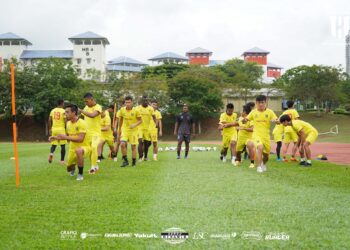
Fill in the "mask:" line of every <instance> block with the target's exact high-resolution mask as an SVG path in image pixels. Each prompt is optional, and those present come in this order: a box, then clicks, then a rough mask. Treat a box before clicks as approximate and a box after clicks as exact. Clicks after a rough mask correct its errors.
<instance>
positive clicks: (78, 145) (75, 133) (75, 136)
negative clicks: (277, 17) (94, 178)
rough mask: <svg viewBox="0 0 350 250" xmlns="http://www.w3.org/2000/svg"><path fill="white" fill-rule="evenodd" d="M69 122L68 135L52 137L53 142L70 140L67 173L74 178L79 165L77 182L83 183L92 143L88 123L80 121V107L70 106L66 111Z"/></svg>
mask: <svg viewBox="0 0 350 250" xmlns="http://www.w3.org/2000/svg"><path fill="white" fill-rule="evenodd" d="M65 114H66V118H67V120H68V122H67V134H68V135H66V134H58V135H56V136H51V137H50V141H51V140H68V141H70V146H69V151H68V161H67V172H69V173H70V175H71V176H74V173H75V166H76V165H78V176H77V181H82V180H83V179H84V177H83V171H84V158H86V157H88V156H89V155H90V153H91V147H90V141H89V140H88V138H87V136H86V134H87V122H86V121H84V120H82V119H79V117H78V107H77V106H76V105H73V104H70V105H67V106H66V110H65Z"/></svg>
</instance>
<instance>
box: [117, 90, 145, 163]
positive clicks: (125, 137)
mask: <svg viewBox="0 0 350 250" xmlns="http://www.w3.org/2000/svg"><path fill="white" fill-rule="evenodd" d="M141 123H142V119H141V114H140V112H139V110H138V109H137V108H135V107H133V101H132V97H131V96H127V97H125V107H122V108H121V109H120V120H119V125H118V135H121V137H120V142H121V145H120V146H121V150H122V155H123V164H122V165H121V166H120V167H126V166H128V165H129V161H128V157H127V143H128V142H129V143H130V144H131V151H132V166H133V167H136V145H137V139H138V130H137V127H138V126H139V125H140V124H141ZM124 124H125V125H124ZM123 125H124V126H125V130H123V132H122V127H123Z"/></svg>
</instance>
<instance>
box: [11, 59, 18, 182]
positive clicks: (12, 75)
mask: <svg viewBox="0 0 350 250" xmlns="http://www.w3.org/2000/svg"><path fill="white" fill-rule="evenodd" d="M11 86H12V130H13V151H14V155H15V163H16V186H17V187H19V167H18V151H17V125H16V96H15V66H14V64H13V63H11Z"/></svg>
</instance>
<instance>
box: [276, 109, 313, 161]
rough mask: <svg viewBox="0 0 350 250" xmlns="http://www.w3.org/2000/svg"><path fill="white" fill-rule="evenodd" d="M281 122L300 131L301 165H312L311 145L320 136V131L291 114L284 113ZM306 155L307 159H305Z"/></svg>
mask: <svg viewBox="0 0 350 250" xmlns="http://www.w3.org/2000/svg"><path fill="white" fill-rule="evenodd" d="M280 122H281V123H282V124H283V125H284V126H290V127H292V129H293V130H294V131H296V132H297V133H298V136H299V144H300V152H299V153H300V157H301V159H300V165H301V166H305V167H311V166H312V164H311V149H310V146H311V144H312V143H314V142H315V141H316V139H317V137H318V131H317V130H316V129H315V128H314V127H313V126H312V125H311V124H310V123H308V122H304V121H301V120H292V118H291V117H290V116H289V115H282V116H281V118H280ZM305 155H306V159H305Z"/></svg>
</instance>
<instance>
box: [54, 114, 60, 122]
mask: <svg viewBox="0 0 350 250" xmlns="http://www.w3.org/2000/svg"><path fill="white" fill-rule="evenodd" d="M60 118H61V113H60V112H54V119H55V120H59V119H60Z"/></svg>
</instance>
